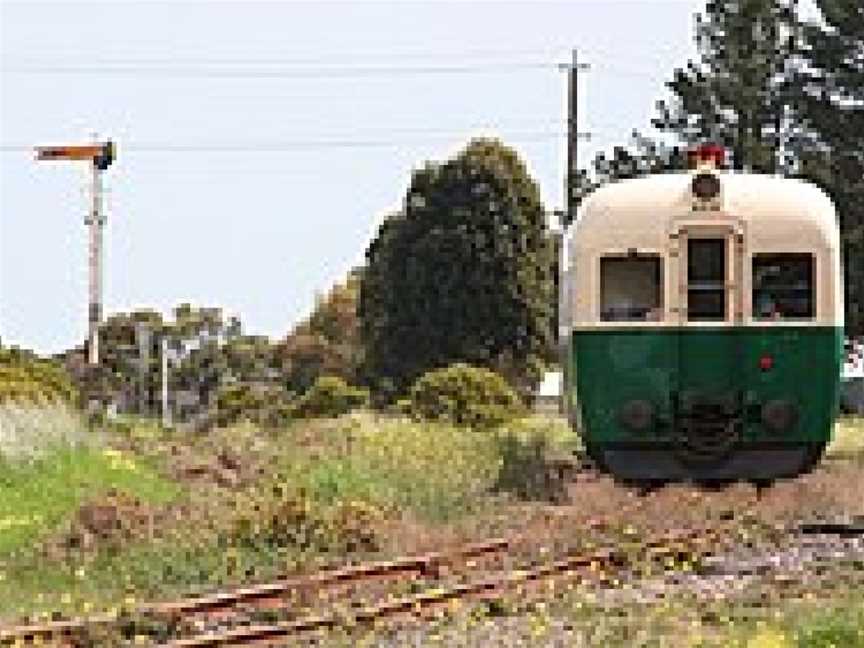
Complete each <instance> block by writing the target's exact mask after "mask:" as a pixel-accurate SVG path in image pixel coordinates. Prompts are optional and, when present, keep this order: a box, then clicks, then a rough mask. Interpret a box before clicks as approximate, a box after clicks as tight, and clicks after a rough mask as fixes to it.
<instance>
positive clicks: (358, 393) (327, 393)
mask: <svg viewBox="0 0 864 648" xmlns="http://www.w3.org/2000/svg"><path fill="white" fill-rule="evenodd" d="M368 404H369V392H368V391H367V390H365V389H361V388H358V387H352V386H351V385H349V384H348V383H346V382H345V381H344V380H342V379H341V378H339V377H337V376H320V377H319V378H318V379H317V380H316V381H315V382H314V383H313V384H312V386H311V387H310V388H309V389H308V390H307V391H306V393H305V394H303V396H302V397H301V398H300V399H299V400H298V401H297V403H296V404H295V406H294V408H293V413H294V416H296V417H298V418H333V417H336V416H341V415H342V414H345V413H347V412H349V411H351V410H352V409H355V408H357V407H364V406H366V405H368Z"/></svg>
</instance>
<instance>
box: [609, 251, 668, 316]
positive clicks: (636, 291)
mask: <svg viewBox="0 0 864 648" xmlns="http://www.w3.org/2000/svg"><path fill="white" fill-rule="evenodd" d="M600 319H601V320H602V321H604V322H648V321H660V320H661V319H663V264H662V260H661V258H660V256H659V255H657V254H641V255H630V256H605V257H602V258H601V259H600Z"/></svg>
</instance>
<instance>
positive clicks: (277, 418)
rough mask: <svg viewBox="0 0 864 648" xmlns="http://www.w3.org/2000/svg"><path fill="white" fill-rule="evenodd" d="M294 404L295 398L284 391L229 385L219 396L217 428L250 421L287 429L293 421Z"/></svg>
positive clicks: (254, 386) (217, 400)
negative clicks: (292, 400) (292, 401)
mask: <svg viewBox="0 0 864 648" xmlns="http://www.w3.org/2000/svg"><path fill="white" fill-rule="evenodd" d="M290 400H291V394H290V393H288V392H286V391H285V390H284V389H281V388H280V387H275V386H266V387H265V386H256V385H250V384H248V383H237V384H234V385H229V386H227V387H223V388H222V389H220V390H219V392H218V394H217V395H216V410H217V413H216V424H217V425H221V426H227V425H233V424H234V423H239V422H241V421H249V422H250V423H255V424H257V425H261V426H266V427H277V426H280V425H284V424H286V423H287V422H288V421H289V419H290V418H291V404H290Z"/></svg>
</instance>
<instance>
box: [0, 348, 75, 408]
mask: <svg viewBox="0 0 864 648" xmlns="http://www.w3.org/2000/svg"><path fill="white" fill-rule="evenodd" d="M79 400H80V397H79V393H78V390H77V389H76V388H75V385H74V384H73V383H72V380H71V378H70V376H69V375H68V374H67V373H66V371H65V370H64V369H63V367H62V366H60V365H59V364H58V363H56V362H54V361H51V360H45V359H42V358H39V357H38V356H36V355H35V354H34V353H31V352H29V351H26V350H23V349H19V348H16V347H13V348H9V349H3V348H0V403H2V402H9V401H18V402H29V403H35V404H40V403H46V402H55V403H66V404H70V405H77V404H78V403H79Z"/></svg>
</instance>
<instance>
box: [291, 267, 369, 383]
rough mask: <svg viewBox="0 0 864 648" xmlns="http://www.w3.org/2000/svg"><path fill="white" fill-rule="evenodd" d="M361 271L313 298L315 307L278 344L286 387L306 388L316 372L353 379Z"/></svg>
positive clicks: (359, 348)
mask: <svg viewBox="0 0 864 648" xmlns="http://www.w3.org/2000/svg"><path fill="white" fill-rule="evenodd" d="M360 276H361V275H360V272H359V271H358V270H355V271H353V272H351V273H350V274H349V275H348V278H347V280H346V281H345V282H344V283H339V284H337V285H335V286H334V287H333V288H332V289H331V290H330V292H329V293H328V294H327V295H326V296H324V297H318V298H317V299H316V304H315V309H314V310H313V311H312V314H311V315H310V316H309V318H308V319H307V320H305V321H304V322H301V323H300V324H299V325H298V326H297V327H296V328H295V329H294V330H293V331H292V332H291V333H290V334H289V335H288V336H287V337H286V338H285V340H284V341H282V342H281V343H280V344H279V345H278V348H277V351H276V352H277V355H278V358H279V363H280V365H279V366H280V369H281V372H282V375H283V376H284V379H285V382H286V384H287V386H288V388H289V389H291V390H292V391H295V392H297V393H303V392H305V391H306V390H308V389H309V388H310V387H311V386H312V383H314V382H315V379H316V378H318V377H319V376H324V375H329V376H339V377H340V378H342V379H344V380H345V381H346V382H356V380H357V366H358V364H359V362H360V359H361V357H362V345H361V342H360V331H359V326H358V321H357V297H358V293H359V289H360Z"/></svg>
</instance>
